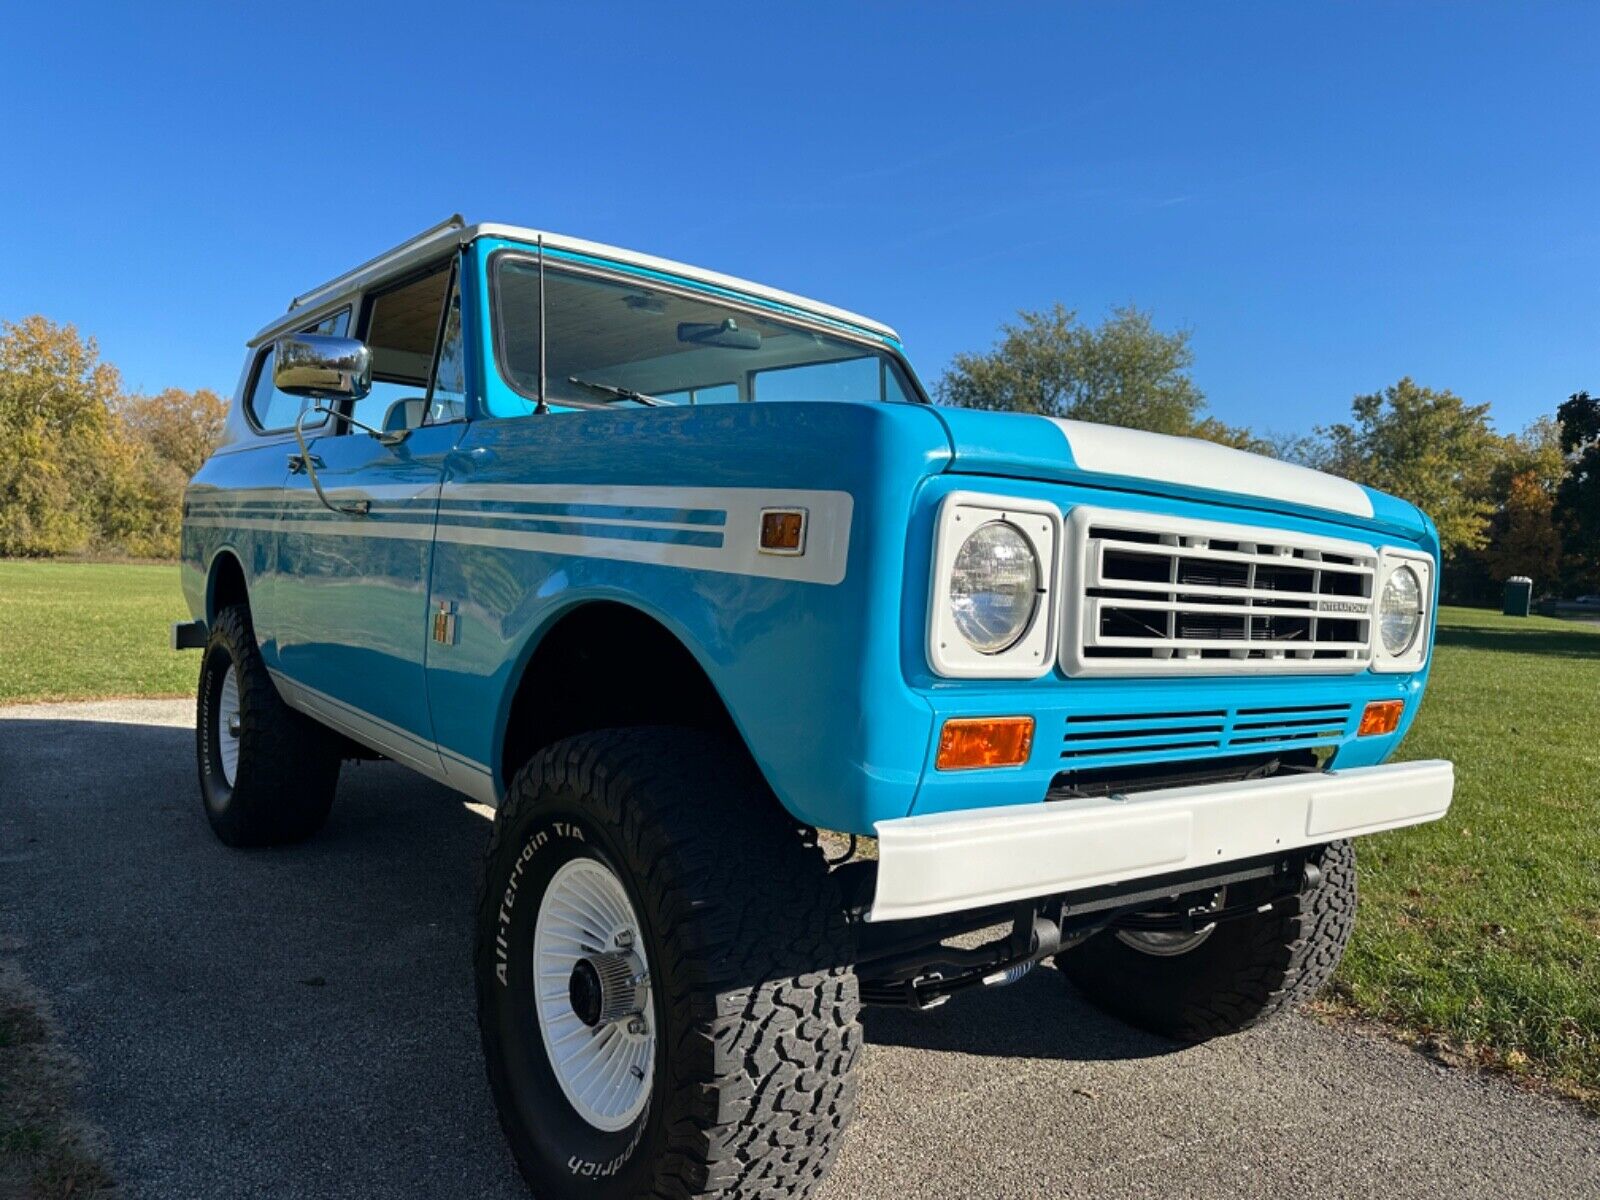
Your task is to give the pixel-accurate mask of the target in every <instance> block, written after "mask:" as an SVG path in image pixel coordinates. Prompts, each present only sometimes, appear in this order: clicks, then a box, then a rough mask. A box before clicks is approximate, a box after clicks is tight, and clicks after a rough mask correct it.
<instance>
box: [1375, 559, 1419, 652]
mask: <svg viewBox="0 0 1600 1200" xmlns="http://www.w3.org/2000/svg"><path fill="white" fill-rule="evenodd" d="M1421 628H1422V583H1421V581H1420V580H1418V579H1417V573H1416V572H1415V571H1413V570H1412V569H1411V568H1410V567H1397V568H1396V569H1395V570H1393V571H1391V572H1390V573H1389V578H1388V579H1387V580H1385V581H1384V585H1383V596H1382V598H1381V599H1380V600H1379V601H1378V634H1379V636H1381V637H1382V638H1383V648H1384V650H1386V651H1387V652H1388V653H1389V654H1390V655H1392V656H1393V657H1395V658H1399V657H1400V655H1402V654H1404V653H1405V652H1406V651H1407V650H1409V649H1411V645H1412V643H1413V642H1415V641H1416V640H1417V632H1418V631H1419V630H1420V629H1421Z"/></svg>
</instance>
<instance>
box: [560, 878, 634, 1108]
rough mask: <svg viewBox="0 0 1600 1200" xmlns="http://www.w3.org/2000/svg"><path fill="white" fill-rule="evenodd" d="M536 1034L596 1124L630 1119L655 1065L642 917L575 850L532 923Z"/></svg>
mask: <svg viewBox="0 0 1600 1200" xmlns="http://www.w3.org/2000/svg"><path fill="white" fill-rule="evenodd" d="M533 977H534V988H535V994H536V996H537V1003H536V1005H535V1008H536V1011H537V1014H538V1021H539V1035H540V1037H541V1038H542V1039H543V1040H544V1048H545V1053H546V1054H547V1055H548V1056H549V1058H550V1066H551V1069H552V1070H553V1071H554V1072H555V1077H556V1081H557V1082H558V1083H559V1084H560V1085H561V1091H562V1093H563V1094H564V1095H565V1096H566V1098H567V1102H568V1103H569V1104H571V1105H572V1107H573V1108H574V1109H575V1110H576V1111H577V1113H578V1115H579V1116H580V1117H582V1118H583V1119H584V1120H585V1121H587V1122H588V1123H589V1124H590V1125H593V1126H594V1127H595V1128H596V1129H601V1130H604V1131H606V1132H608V1133H614V1132H616V1131H617V1130H619V1129H626V1128H627V1127H628V1126H629V1125H631V1124H632V1123H633V1122H634V1121H635V1120H637V1119H638V1117H639V1114H640V1113H642V1112H643V1111H644V1108H645V1105H646V1103H647V1102H648V1101H649V1099H650V1085H651V1082H652V1080H653V1078H654V1074H655V1058H656V1053H655V1052H656V1029H655V1013H654V1011H653V1008H652V1005H651V1003H650V972H649V967H648V964H647V963H646V961H645V959H644V955H643V947H642V939H641V936H640V928H639V918H638V916H637V914H636V913H635V912H634V911H633V904H632V902H631V901H630V900H629V899H628V893H627V891H626V889H624V888H623V886H622V881H621V880H620V879H618V878H617V877H616V875H615V874H613V873H612V871H611V870H610V869H609V868H608V867H606V866H605V865H604V864H602V863H600V862H598V861H596V860H595V859H592V858H577V859H573V860H572V861H571V862H569V863H566V864H564V865H563V866H562V867H561V868H560V870H558V871H557V872H556V873H555V876H554V877H553V878H552V879H551V880H550V886H549V887H548V888H546V889H545V893H544V897H543V899H542V900H541V901H540V904H539V915H538V918H537V920H536V921H535V923H534V932H533Z"/></svg>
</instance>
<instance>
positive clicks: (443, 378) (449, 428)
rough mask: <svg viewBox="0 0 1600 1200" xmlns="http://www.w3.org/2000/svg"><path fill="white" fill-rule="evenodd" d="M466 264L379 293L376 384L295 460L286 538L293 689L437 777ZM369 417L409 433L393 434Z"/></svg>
mask: <svg viewBox="0 0 1600 1200" xmlns="http://www.w3.org/2000/svg"><path fill="white" fill-rule="evenodd" d="M455 274H456V267H455V261H454V260H453V259H452V260H451V261H449V262H446V263H441V264H437V265H436V266H434V267H432V268H429V269H427V270H426V271H424V272H422V273H420V274H418V275H416V276H413V277H412V278H410V279H407V280H404V281H402V282H400V283H399V284H397V285H394V286H391V287H387V288H385V289H384V290H383V291H381V292H379V293H375V294H373V295H369V296H368V297H367V298H366V300H365V303H364V305H363V309H362V315H361V321H360V324H359V326H358V334H357V336H358V337H360V338H361V339H362V340H363V341H365V342H366V343H367V345H368V347H369V348H370V349H371V351H372V363H373V385H372V391H371V392H370V394H369V395H368V396H366V397H365V398H364V399H362V400H360V401H357V402H356V403H355V404H354V405H353V406H351V405H346V406H345V407H344V410H343V413H342V415H341V416H340V417H339V418H338V419H335V420H331V421H329V422H328V424H327V425H326V426H325V427H324V428H323V429H322V430H321V431H319V433H318V436H316V437H315V438H308V439H307V449H308V450H309V451H310V455H311V461H310V465H309V469H306V467H305V466H304V465H303V464H296V469H294V470H292V471H291V473H290V476H289V482H288V484H287V485H286V493H287V494H286V501H287V503H286V504H285V508H284V517H283V524H282V526H281V528H280V532H279V536H278V543H277V544H278V558H279V564H278V565H279V585H278V591H277V595H276V609H277V622H276V626H277V635H278V664H279V672H280V674H281V676H282V677H283V682H284V683H285V691H286V692H289V693H290V694H291V698H292V701H293V702H294V703H296V704H297V705H298V706H299V707H301V708H304V709H306V710H307V711H310V712H312V713H314V714H315V715H316V716H318V717H319V718H321V719H322V720H323V721H325V722H327V723H328V724H330V725H333V726H334V727H336V728H339V729H342V730H343V731H344V732H346V733H348V734H349V735H351V736H352V737H354V738H355V739H356V740H358V741H360V742H363V743H364V744H366V745H369V746H371V747H373V748H375V749H377V750H380V751H382V752H383V753H384V754H386V755H388V756H389V757H391V758H393V759H395V760H396V761H399V762H403V763H405V764H407V765H408V766H411V767H414V768H416V769H418V770H421V771H424V772H426V773H428V774H431V775H435V776H438V775H441V774H442V768H441V766H440V763H439V755H438V751H437V749H436V746H435V739H434V734H433V728H432V723H431V721H430V719H429V716H428V697H427V684H426V679H425V676H424V671H423V662H424V659H425V657H426V651H427V646H428V639H429V637H430V636H432V635H433V632H434V627H435V622H433V621H432V620H431V617H430V614H429V612H428V583H429V575H430V572H431V570H432V565H433V528H434V521H435V517H436V513H437V510H438V506H439V487H440V481H441V479H442V477H443V474H444V460H445V456H446V455H447V454H449V453H450V451H451V449H452V448H453V447H454V446H455V444H456V443H457V442H458V441H459V440H460V438H461V433H462V431H463V430H464V429H465V424H464V421H463V417H464V410H463V402H464V399H465V382H464V379H463V376H462V354H461V344H462V343H461V320H460V290H459V287H458V286H457V284H456V279H455ZM362 426H369V427H371V428H372V429H376V430H380V431H383V432H385V433H388V434H404V437H403V440H399V441H396V442H394V443H393V444H385V442H384V441H382V440H379V439H378V438H376V437H374V436H372V435H371V434H370V433H368V432H366V431H365V430H364V429H363V428H362ZM313 472H314V473H315V476H316V482H318V483H320V484H321V485H322V491H323V495H324V496H325V497H326V503H324V501H323V500H322V499H320V498H319V497H318V496H317V495H316V489H315V487H314V486H313V481H312V473H313ZM441 628H442V626H441Z"/></svg>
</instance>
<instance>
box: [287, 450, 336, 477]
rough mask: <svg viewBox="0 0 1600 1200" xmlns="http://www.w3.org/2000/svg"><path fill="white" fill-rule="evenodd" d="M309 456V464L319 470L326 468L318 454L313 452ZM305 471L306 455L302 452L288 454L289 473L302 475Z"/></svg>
mask: <svg viewBox="0 0 1600 1200" xmlns="http://www.w3.org/2000/svg"><path fill="white" fill-rule="evenodd" d="M310 457H311V465H312V466H313V467H315V468H316V469H317V470H319V471H321V470H326V469H327V466H328V464H327V463H325V462H323V461H322V458H321V457H320V456H319V455H316V454H313V455H311V456H310ZM305 473H306V456H305V455H304V454H291V455H289V474H291V475H304V474H305Z"/></svg>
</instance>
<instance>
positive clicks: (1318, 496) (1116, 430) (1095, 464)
mask: <svg viewBox="0 0 1600 1200" xmlns="http://www.w3.org/2000/svg"><path fill="white" fill-rule="evenodd" d="M1046 419H1047V420H1049V421H1050V423H1051V424H1053V425H1054V426H1056V428H1058V429H1059V430H1061V432H1062V434H1064V435H1065V436H1066V439H1067V444H1068V446H1069V447H1070V448H1071V450H1072V458H1073V461H1074V462H1076V463H1077V464H1078V466H1080V467H1082V468H1083V469H1084V470H1085V471H1094V472H1096V473H1097V474H1106V475H1121V476H1124V477H1126V478H1130V479H1160V480H1165V481H1166V482H1168V483H1179V484H1187V485H1188V486H1190V487H1197V488H1205V489H1207V490H1208V491H1216V492H1233V493H1234V494H1236V495H1243V496H1255V497H1259V498H1261V499H1263V500H1283V501H1287V502H1289V503H1291V504H1305V505H1309V506H1310V507H1312V508H1325V509H1328V510H1329V511H1331V512H1341V513H1348V514H1349V515H1350V516H1352V517H1371V516H1372V515H1373V512H1372V498H1371V497H1370V496H1368V495H1367V493H1366V489H1365V488H1362V487H1361V486H1359V485H1358V484H1354V483H1351V482H1350V481H1349V480H1348V479H1340V478H1339V477H1338V476H1336V475H1326V474H1324V473H1323V472H1321V471H1313V470H1312V469H1311V468H1310V467H1301V466H1296V465H1295V464H1294V463H1286V462H1281V461H1279V460H1278V459H1276V458H1267V457H1265V456H1264V455H1260V454H1247V453H1246V452H1245V451H1243V450H1235V449H1233V448H1232V447H1231V446H1219V445H1218V444H1217V443H1215V442H1206V441H1202V440H1200V439H1199V438H1186V437H1172V436H1170V435H1168V434H1164V433H1145V432H1144V431H1142V430H1138V429H1122V428H1120V427H1118V426H1115V425H1094V424H1090V423H1089V422H1087V421H1068V420H1063V419H1062V418H1059V417H1049V418H1046Z"/></svg>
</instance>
